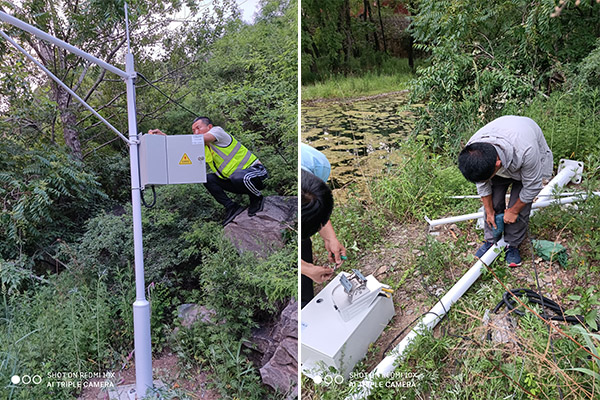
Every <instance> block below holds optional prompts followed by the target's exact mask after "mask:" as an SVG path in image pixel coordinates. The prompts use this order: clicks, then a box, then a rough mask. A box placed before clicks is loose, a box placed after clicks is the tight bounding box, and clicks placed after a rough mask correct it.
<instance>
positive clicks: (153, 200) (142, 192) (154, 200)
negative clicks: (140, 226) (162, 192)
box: [140, 185, 156, 208]
mask: <svg viewBox="0 0 600 400" xmlns="http://www.w3.org/2000/svg"><path fill="white" fill-rule="evenodd" d="M150 187H151V188H152V196H153V199H152V204H150V205H148V204H146V200H145V199H144V190H143V189H142V190H141V191H140V197H141V198H142V204H143V205H144V206H145V207H146V208H152V207H154V205H155V204H156V190H154V185H152V186H150Z"/></svg>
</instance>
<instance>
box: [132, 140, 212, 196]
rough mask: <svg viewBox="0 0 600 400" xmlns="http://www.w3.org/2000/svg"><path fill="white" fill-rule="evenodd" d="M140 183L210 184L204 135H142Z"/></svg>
mask: <svg viewBox="0 0 600 400" xmlns="http://www.w3.org/2000/svg"><path fill="white" fill-rule="evenodd" d="M140 179H141V184H142V188H144V187H145V186H146V185H172V184H178V183H204V182H206V162H205V158H204V137H203V136H202V135H174V136H162V135H142V137H141V140H140Z"/></svg>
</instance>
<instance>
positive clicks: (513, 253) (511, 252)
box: [505, 246, 522, 267]
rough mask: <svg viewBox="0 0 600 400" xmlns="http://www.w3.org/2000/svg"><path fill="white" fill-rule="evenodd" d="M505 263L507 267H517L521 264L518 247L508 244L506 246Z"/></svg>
mask: <svg viewBox="0 0 600 400" xmlns="http://www.w3.org/2000/svg"><path fill="white" fill-rule="evenodd" d="M505 259H506V263H507V264H508V266H509V267H519V266H521V264H522V262H521V254H519V249H518V248H516V247H513V246H508V247H507V248H506V257H505Z"/></svg>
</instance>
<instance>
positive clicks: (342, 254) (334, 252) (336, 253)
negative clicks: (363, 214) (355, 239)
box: [319, 221, 346, 267]
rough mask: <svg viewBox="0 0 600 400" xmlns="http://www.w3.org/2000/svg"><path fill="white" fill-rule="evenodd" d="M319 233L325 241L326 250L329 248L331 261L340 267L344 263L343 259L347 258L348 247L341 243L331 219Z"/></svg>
mask: <svg viewBox="0 0 600 400" xmlns="http://www.w3.org/2000/svg"><path fill="white" fill-rule="evenodd" d="M319 235H321V237H322V238H323V242H324V243H325V250H327V256H328V257H329V262H335V263H336V265H337V266H338V267H339V266H340V265H342V263H343V262H344V261H343V260H345V259H346V248H345V247H344V246H343V245H342V244H341V243H340V241H339V240H338V238H337V236H336V235H335V231H334V230H333V226H332V225H331V221H327V223H326V224H325V225H324V226H323V227H322V228H321V230H320V231H319Z"/></svg>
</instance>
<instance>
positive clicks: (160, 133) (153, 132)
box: [148, 129, 167, 136]
mask: <svg viewBox="0 0 600 400" xmlns="http://www.w3.org/2000/svg"><path fill="white" fill-rule="evenodd" d="M148 135H161V136H167V134H166V133H164V132H163V131H161V130H160V129H150V130H149V131H148Z"/></svg>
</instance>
